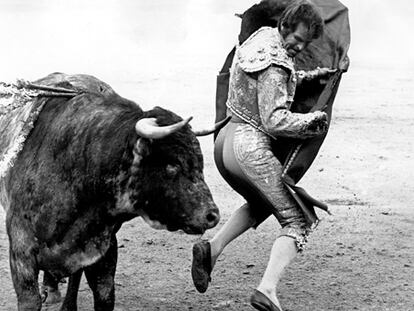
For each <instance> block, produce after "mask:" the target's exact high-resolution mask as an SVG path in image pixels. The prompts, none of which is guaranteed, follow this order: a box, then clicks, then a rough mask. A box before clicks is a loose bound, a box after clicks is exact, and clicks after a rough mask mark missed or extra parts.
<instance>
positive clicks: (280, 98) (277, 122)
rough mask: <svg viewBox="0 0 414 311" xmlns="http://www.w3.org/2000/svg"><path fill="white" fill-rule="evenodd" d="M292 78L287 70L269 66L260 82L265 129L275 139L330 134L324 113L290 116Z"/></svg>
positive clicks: (258, 85)
mask: <svg viewBox="0 0 414 311" xmlns="http://www.w3.org/2000/svg"><path fill="white" fill-rule="evenodd" d="M288 78H289V74H288V73H287V72H286V71H285V69H283V68H281V67H277V66H270V67H268V68H267V69H266V70H264V71H262V72H261V73H260V74H259V76H258V80H257V92H258V106H259V113H260V117H261V121H262V124H263V126H264V127H265V129H266V130H267V131H268V132H269V133H270V134H272V135H274V136H284V137H292V138H302V139H305V138H310V137H314V136H318V135H321V134H323V133H325V132H326V131H327V115H326V113H324V112H321V111H315V112H311V113H294V112H291V111H290V110H289V109H290V106H291V104H292V103H291V102H290V101H288V100H287V98H288V92H287V82H288Z"/></svg>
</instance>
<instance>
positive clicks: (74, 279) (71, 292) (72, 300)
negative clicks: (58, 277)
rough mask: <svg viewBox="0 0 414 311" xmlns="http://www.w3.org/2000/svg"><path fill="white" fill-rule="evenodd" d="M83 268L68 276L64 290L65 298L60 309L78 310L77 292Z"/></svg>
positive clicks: (61, 310) (62, 310) (66, 310)
mask: <svg viewBox="0 0 414 311" xmlns="http://www.w3.org/2000/svg"><path fill="white" fill-rule="evenodd" d="M82 273H83V270H79V271H77V272H75V273H74V274H72V275H71V276H70V277H69V283H68V288H67V290H66V296H65V300H64V301H63V304H62V307H61V309H60V311H76V310H78V304H77V300H78V292H79V285H80V281H81V278H82Z"/></svg>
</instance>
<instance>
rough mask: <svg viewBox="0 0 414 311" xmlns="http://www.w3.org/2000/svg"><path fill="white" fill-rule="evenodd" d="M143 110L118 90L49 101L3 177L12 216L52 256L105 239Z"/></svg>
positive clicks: (85, 93) (110, 225) (111, 226)
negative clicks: (123, 171) (12, 165)
mask: <svg viewBox="0 0 414 311" xmlns="http://www.w3.org/2000/svg"><path fill="white" fill-rule="evenodd" d="M140 113H142V111H141V110H140V108H139V107H138V106H136V105H135V106H134V104H133V103H131V102H128V101H125V100H124V99H122V98H120V97H119V96H117V95H116V94H115V93H111V94H109V95H108V94H99V93H95V92H91V93H89V92H84V93H81V94H80V95H78V96H76V97H74V98H72V99H67V98H53V99H50V100H48V102H47V103H46V105H45V106H44V109H43V111H42V112H41V113H40V115H39V118H38V120H37V122H36V124H35V127H34V129H33V131H32V132H31V134H30V135H29V136H28V138H27V140H26V142H25V145H24V148H23V150H22V151H21V153H20V154H19V156H18V157H17V159H16V162H15V165H14V167H13V168H12V169H11V170H10V172H9V174H8V175H7V176H6V180H5V184H4V188H5V189H4V190H5V192H6V193H7V195H6V196H4V198H5V199H6V200H4V201H6V202H7V201H8V202H9V203H10V204H9V205H10V208H9V209H8V219H9V220H10V221H11V220H12V219H13V218H14V219H19V221H24V222H25V223H26V225H27V228H28V230H30V231H32V232H33V234H34V235H35V236H36V238H37V240H38V242H39V244H41V245H43V246H42V247H43V248H45V249H46V250H49V251H50V252H51V254H52V253H54V254H55V255H56V254H59V255H60V253H65V251H67V250H70V249H72V250H73V251H75V252H76V250H75V248H83V249H87V248H88V243H90V241H91V240H95V242H94V243H95V244H96V245H99V244H100V242H99V241H100V240H101V238H100V237H104V239H107V238H108V237H109V236H110V231H111V230H112V228H113V226H114V221H112V220H111V219H110V217H109V216H108V211H109V210H110V209H111V208H112V206H113V205H114V203H115V197H114V192H115V190H114V188H115V184H116V182H117V177H118V175H119V167H120V166H121V165H123V164H124V166H128V164H127V163H128V162H130V161H132V159H131V156H132V155H129V152H128V150H127V149H128V148H129V145H130V144H131V143H130V140H133V138H134V134H133V133H134V125H135V121H136V119H137V117H138V116H139V115H140ZM125 162H126V163H125ZM2 201H3V199H2ZM2 204H3V203H2ZM105 243H106V241H105V242H104V243H101V244H102V247H104V246H105V245H104V244H105ZM98 248H99V247H98ZM99 252H100V250H98V253H99ZM92 253H93V249H92ZM58 257H59V256H58ZM84 257H85V258H89V257H90V256H89V257H88V256H86V255H85V256H84Z"/></svg>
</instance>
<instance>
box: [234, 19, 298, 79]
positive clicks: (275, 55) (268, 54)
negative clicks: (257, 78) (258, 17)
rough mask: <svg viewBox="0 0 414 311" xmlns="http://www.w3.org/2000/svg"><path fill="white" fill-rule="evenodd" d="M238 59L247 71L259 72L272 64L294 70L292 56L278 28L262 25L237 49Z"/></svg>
mask: <svg viewBox="0 0 414 311" xmlns="http://www.w3.org/2000/svg"><path fill="white" fill-rule="evenodd" d="M236 57H237V60H238V62H239V65H240V67H241V68H242V70H243V71H245V72H249V73H250V72H257V71H260V70H263V69H266V68H267V67H269V66H270V65H272V64H274V65H278V66H281V67H284V68H286V69H288V70H289V71H290V72H292V71H293V70H294V64H293V60H292V58H290V57H289V56H288V55H287V53H286V50H285V49H284V48H283V45H282V38H281V36H280V34H279V31H278V30H277V29H276V28H271V27H262V28H260V29H259V30H257V31H256V32H254V33H253V34H252V35H251V36H250V37H249V38H248V39H247V40H246V41H245V42H243V43H242V44H241V45H240V46H239V47H238V49H237V53H236Z"/></svg>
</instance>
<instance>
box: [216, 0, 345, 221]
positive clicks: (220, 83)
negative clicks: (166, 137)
mask: <svg viewBox="0 0 414 311" xmlns="http://www.w3.org/2000/svg"><path fill="white" fill-rule="evenodd" d="M291 1H292V0H263V1H262V2H267V3H272V4H277V5H279V7H278V9H277V10H275V13H274V14H275V16H273V18H274V20H275V21H277V20H278V17H279V16H278V14H280V13H281V12H282V11H283V10H282V9H280V8H283V7H285V6H286V5H287V4H288V3H289V2H291ZM311 2H313V3H314V4H315V5H316V6H317V7H318V8H319V9H320V11H321V15H322V18H323V19H324V22H325V30H324V34H323V35H322V37H321V38H319V39H318V40H315V41H314V42H312V43H311V44H310V45H309V46H308V47H307V48H306V50H304V51H303V52H302V53H300V54H299V55H298V56H297V57H296V58H295V63H296V69H297V70H312V69H315V68H316V67H328V68H334V69H338V71H337V72H336V73H335V74H334V75H332V76H331V77H330V78H329V79H328V80H327V81H323V83H320V82H319V81H306V82H303V83H302V84H301V85H299V86H298V88H297V91H296V95H295V100H294V103H293V105H292V111H294V112H300V113H306V112H310V111H315V110H321V111H325V112H326V113H327V114H328V120H329V123H330V120H331V117H332V105H333V103H334V99H335V96H336V93H337V91H338V87H339V83H340V80H341V77H342V74H343V73H344V72H346V71H347V70H348V67H349V59H348V56H347V52H348V49H349V44H350V26H349V18H348V9H347V8H346V7H345V6H344V5H343V4H342V3H341V2H339V1H337V0H312V1H311ZM245 13H246V12H245ZM242 27H243V22H242ZM242 31H243V29H242ZM234 53H235V48H233V49H232V50H231V52H230V53H229V54H228V56H227V58H226V60H225V62H224V65H223V67H222V69H221V70H220V72H219V75H218V76H217V87H216V122H218V121H220V120H223V119H224V118H225V117H226V111H227V108H226V101H227V94H228V89H229V76H230V73H229V70H230V67H231V64H232V61H233V57H234ZM325 137H326V134H325V135H322V136H319V137H314V138H311V139H306V140H297V139H291V138H278V139H277V140H275V141H273V151H274V153H275V155H276V157H277V158H278V159H279V160H280V162H281V163H283V164H284V170H283V175H282V179H283V181H284V184H285V185H286V187H287V188H288V190H289V192H290V193H291V194H292V196H293V197H294V198H295V200H296V201H297V202H298V204H299V205H300V206H301V208H302V209H303V211H304V213H305V216H306V217H307V220H308V222H309V223H317V221H318V217H317V215H316V213H315V209H314V207H315V206H316V207H319V208H322V209H324V210H326V211H328V207H327V206H326V205H325V204H324V203H322V202H319V201H317V200H315V199H314V198H312V197H311V196H310V195H309V194H307V192H306V191H305V190H304V189H303V188H300V187H297V186H296V184H297V183H298V182H299V181H300V179H301V178H302V177H303V176H304V174H305V173H306V171H307V170H308V169H309V167H310V166H311V164H312V162H313V161H314V159H315V157H316V155H317V154H318V151H319V149H320V147H321V145H322V143H323V141H324V139H325Z"/></svg>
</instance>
